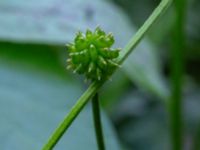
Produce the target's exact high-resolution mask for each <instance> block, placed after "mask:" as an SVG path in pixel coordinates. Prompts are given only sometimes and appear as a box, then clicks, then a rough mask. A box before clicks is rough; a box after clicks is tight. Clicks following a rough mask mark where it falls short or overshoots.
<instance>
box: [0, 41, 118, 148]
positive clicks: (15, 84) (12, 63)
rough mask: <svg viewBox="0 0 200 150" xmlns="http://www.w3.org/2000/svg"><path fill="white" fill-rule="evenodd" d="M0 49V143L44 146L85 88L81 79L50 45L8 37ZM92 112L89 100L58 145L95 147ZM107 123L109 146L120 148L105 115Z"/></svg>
mask: <svg viewBox="0 0 200 150" xmlns="http://www.w3.org/2000/svg"><path fill="white" fill-rule="evenodd" d="M6 45H7V46H6ZM30 47H32V48H36V50H31V48H30ZM29 48H30V49H29ZM40 48H41V49H42V50H44V51H43V52H41V53H40V52H38V51H40ZM0 49H1V50H0V122H1V124H0V149H1V150H40V149H41V147H42V145H43V144H44V143H45V142H46V141H47V139H48V136H50V135H51V133H52V132H53V130H54V129H55V128H56V127H57V125H58V123H59V122H60V121H61V120H62V119H63V118H64V116H65V115H66V113H67V112H68V111H69V110H70V108H71V107H72V106H73V104H74V103H75V102H76V100H77V98H78V97H79V96H80V95H81V93H82V92H83V90H82V88H81V84H80V83H79V82H77V81H76V80H75V78H72V77H71V76H69V75H67V74H65V72H64V71H62V69H61V67H60V66H59V63H56V62H57V60H56V55H55V54H54V52H52V51H51V49H49V48H48V47H46V46H30V45H28V46H24V45H21V46H19V45H17V44H11V45H10V44H8V43H7V44H0ZM20 49H21V50H22V51H20ZM23 49H24V50H25V49H29V52H28V53H25V51H24V50H23ZM37 49H39V50H37ZM45 49H49V50H48V51H46V52H45ZM23 52H24V53H23ZM51 54H54V55H51ZM33 58H34V59H33ZM42 64H43V65H42ZM47 66H49V68H51V71H50V70H48V69H46V68H48V67H47ZM57 68H60V69H57ZM58 70H60V71H58ZM63 70H65V68H63ZM54 72H55V73H54ZM64 74H65V77H63V75H64ZM91 114H92V112H91V109H90V105H88V106H87V107H86V108H85V109H84V111H83V112H81V114H80V116H79V117H78V118H77V120H76V121H75V122H74V124H73V125H72V126H71V128H70V129H69V130H68V132H67V134H65V135H64V137H63V138H62V139H61V141H60V142H59V143H58V145H57V147H56V148H55V150H62V149H69V150H81V149H87V150H94V149H96V141H95V134H94V131H93V122H92V116H91ZM103 124H104V131H105V137H106V144H107V148H108V149H118V148H119V147H118V144H117V140H116V138H115V135H114V132H113V130H112V128H111V125H110V123H109V122H108V120H107V118H106V116H105V115H103Z"/></svg>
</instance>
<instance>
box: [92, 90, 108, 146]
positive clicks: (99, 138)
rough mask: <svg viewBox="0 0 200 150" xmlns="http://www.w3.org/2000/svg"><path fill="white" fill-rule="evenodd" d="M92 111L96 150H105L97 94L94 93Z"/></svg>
mask: <svg viewBox="0 0 200 150" xmlns="http://www.w3.org/2000/svg"><path fill="white" fill-rule="evenodd" d="M92 111H93V120H94V126H95V132H96V139H97V145H98V150H105V144H104V136H103V130H102V125H101V112H100V105H99V96H98V93H96V94H95V96H94V97H93V99H92Z"/></svg>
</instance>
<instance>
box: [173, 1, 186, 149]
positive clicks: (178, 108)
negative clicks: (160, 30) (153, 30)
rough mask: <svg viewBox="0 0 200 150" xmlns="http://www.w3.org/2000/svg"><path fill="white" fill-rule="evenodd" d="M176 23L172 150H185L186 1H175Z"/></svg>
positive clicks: (174, 37)
mask: <svg viewBox="0 0 200 150" xmlns="http://www.w3.org/2000/svg"><path fill="white" fill-rule="evenodd" d="M174 4H175V11H176V22H175V26H174V36H173V49H172V52H171V55H172V64H171V70H172V95H171V100H170V118H171V136H172V150H182V149H183V139H182V138H183V129H182V128H183V122H182V83H183V70H184V69H183V68H184V67H183V66H184V61H183V58H184V44H185V35H184V27H185V26H184V25H185V0H174Z"/></svg>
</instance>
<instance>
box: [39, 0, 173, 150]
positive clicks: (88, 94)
mask: <svg viewBox="0 0 200 150" xmlns="http://www.w3.org/2000/svg"><path fill="white" fill-rule="evenodd" d="M171 1H172V0H162V1H161V2H160V4H159V5H158V7H157V8H156V9H155V10H154V11H153V13H152V14H151V15H150V17H149V18H148V19H147V20H146V21H145V23H144V24H143V25H142V26H141V28H140V29H139V30H138V31H137V32H136V34H135V35H134V36H133V38H132V39H131V40H130V42H129V43H128V44H127V46H126V47H125V48H124V50H123V52H122V53H121V55H120V57H119V60H118V61H119V63H120V64H122V63H123V62H124V60H125V59H126V58H127V57H128V55H129V54H130V53H131V52H132V51H133V50H134V48H135V47H136V46H137V45H138V44H139V42H140V41H141V39H142V38H143V37H144V35H145V34H146V33H147V32H148V31H149V29H150V27H151V26H152V25H153V23H155V22H156V21H157V20H158V18H159V17H160V15H161V14H162V13H163V12H164V11H165V10H166V9H167V8H168V6H169V4H170V3H171ZM113 73H114V72H113ZM104 82H105V81H101V82H98V81H95V82H93V83H92V84H91V85H90V86H89V88H88V89H87V90H86V91H85V93H83V95H82V96H81V97H80V98H79V99H78V101H77V102H76V104H75V105H74V106H73V107H72V109H71V110H70V112H69V113H68V114H67V116H66V117H65V118H64V120H63V121H62V122H61V124H60V125H59V126H58V128H57V129H56V130H55V131H54V133H53V134H52V135H51V137H50V138H49V140H48V141H47V143H46V144H45V145H44V147H43V148H42V150H52V149H53V148H54V147H55V145H56V144H57V142H58V141H59V140H60V138H61V137H62V136H63V134H64V133H65V131H66V130H67V129H68V128H69V126H70V125H71V124H72V122H73V121H74V120H75V118H76V117H77V116H78V114H79V113H80V112H81V110H82V109H83V108H84V106H85V105H86V104H87V102H88V101H89V100H90V99H91V98H92V97H93V96H94V95H95V94H96V92H97V91H98V90H99V88H100V87H101V86H102V85H103V84H104Z"/></svg>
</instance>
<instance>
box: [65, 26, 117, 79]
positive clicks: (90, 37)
mask: <svg viewBox="0 0 200 150" xmlns="http://www.w3.org/2000/svg"><path fill="white" fill-rule="evenodd" d="M113 44H114V37H113V35H112V34H111V33H109V34H106V33H105V32H104V31H103V30H101V29H100V28H99V27H97V28H96V29H95V31H94V32H92V31H90V30H87V31H86V33H85V35H84V34H83V33H82V32H78V33H77V35H76V37H75V39H74V43H73V44H72V43H70V44H68V45H67V50H68V51H69V59H68V60H67V62H68V67H67V68H68V69H72V70H73V72H74V73H79V74H85V76H86V78H87V79H90V80H92V81H95V80H102V79H105V78H107V77H108V76H109V75H111V73H112V71H113V70H114V69H115V68H116V67H118V66H119V65H118V64H117V62H116V58H117V57H118V56H119V49H111V46H112V45H113Z"/></svg>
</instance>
